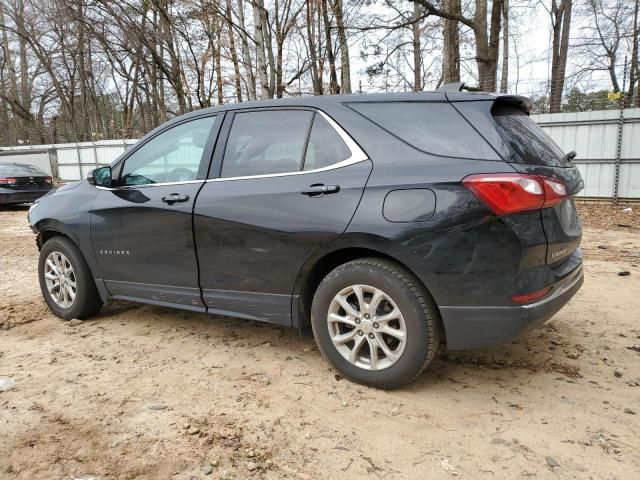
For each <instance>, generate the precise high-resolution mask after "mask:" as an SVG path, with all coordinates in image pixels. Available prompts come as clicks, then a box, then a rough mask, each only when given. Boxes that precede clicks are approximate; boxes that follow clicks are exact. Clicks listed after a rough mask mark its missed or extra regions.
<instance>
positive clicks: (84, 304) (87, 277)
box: [38, 236, 102, 320]
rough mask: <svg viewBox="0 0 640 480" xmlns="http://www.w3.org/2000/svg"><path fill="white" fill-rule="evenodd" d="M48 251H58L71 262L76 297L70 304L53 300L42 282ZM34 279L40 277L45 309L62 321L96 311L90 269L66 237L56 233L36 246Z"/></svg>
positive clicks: (97, 304) (97, 303)
mask: <svg viewBox="0 0 640 480" xmlns="http://www.w3.org/2000/svg"><path fill="white" fill-rule="evenodd" d="M52 252H60V253H62V254H63V255H64V256H65V257H66V258H67V259H68V260H69V263H70V264H71V267H72V268H73V273H74V276H75V282H76V297H75V299H74V300H73V303H72V304H71V305H70V306H69V307H67V308H63V307H61V306H60V305H58V304H57V303H56V301H55V300H54V299H53V297H52V296H51V294H50V293H49V290H48V289H47V285H46V282H45V262H46V260H47V257H48V256H49V254H51V253H52ZM38 278H39V279H40V290H41V291H42V295H43V296H44V300H45V302H47V305H48V306H49V309H50V310H51V311H52V312H53V313H54V315H56V316H57V317H60V318H62V319H63V320H71V319H73V318H79V319H83V318H87V317H89V316H91V315H93V314H95V313H97V312H98V311H99V310H100V308H101V307H102V300H101V299H100V295H99V294H98V289H97V288H96V284H95V281H94V280H93V276H92V275H91V270H89V266H88V265H87V262H86V260H85V259H84V257H83V256H82V253H81V252H80V250H79V249H78V247H76V246H75V245H74V243H73V242H72V241H71V240H69V239H68V238H67V237H63V236H56V237H53V238H51V239H50V240H48V241H47V242H46V243H45V244H44V245H43V246H42V248H41V249H40V260H39V262H38Z"/></svg>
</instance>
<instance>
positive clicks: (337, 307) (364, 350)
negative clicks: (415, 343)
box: [327, 285, 407, 370]
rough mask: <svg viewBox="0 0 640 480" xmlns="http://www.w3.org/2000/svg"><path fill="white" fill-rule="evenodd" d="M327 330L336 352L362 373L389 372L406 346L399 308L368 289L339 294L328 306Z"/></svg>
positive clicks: (353, 287) (357, 287) (362, 287)
mask: <svg viewBox="0 0 640 480" xmlns="http://www.w3.org/2000/svg"><path fill="white" fill-rule="evenodd" d="M327 326H328V328H329V335H330V336H331V341H332V342H333V345H334V346H335V347H336V349H337V350H338V352H339V353H340V354H341V355H342V356H343V357H344V358H345V359H346V360H347V361H348V362H349V363H351V364H353V365H355V366H357V367H359V368H363V369H365V370H383V369H385V368H389V367H390V366H391V365H393V364H394V363H396V362H397V361H398V360H399V359H400V357H401V356H402V353H403V351H404V348H405V346H406V343H407V327H406V324H405V321H404V317H403V316H402V312H401V311H400V308H398V306H397V305H396V303H395V302H394V301H393V299H392V298H391V297H390V296H389V295H388V294H386V293H385V292H383V291H382V290H380V289H379V288H376V287H372V286H369V285H351V286H349V287H346V288H344V289H342V290H341V291H340V292H338V294H337V295H336V296H335V297H334V298H333V300H332V301H331V304H330V305H329V312H328V315H327Z"/></svg>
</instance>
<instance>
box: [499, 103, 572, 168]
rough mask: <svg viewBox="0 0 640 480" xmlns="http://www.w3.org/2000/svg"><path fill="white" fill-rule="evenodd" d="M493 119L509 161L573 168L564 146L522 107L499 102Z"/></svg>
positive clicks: (506, 158) (504, 153) (505, 155)
mask: <svg viewBox="0 0 640 480" xmlns="http://www.w3.org/2000/svg"><path fill="white" fill-rule="evenodd" d="M492 114H493V118H494V120H495V121H496V126H497V130H498V133H499V134H500V137H501V138H502V140H503V142H504V144H505V148H504V151H503V152H502V153H503V155H504V157H505V160H506V161H507V162H511V163H524V164H527V165H544V166H548V167H569V166H571V162H570V161H569V160H566V159H565V156H564V153H563V152H562V149H561V148H560V147H559V146H558V145H557V144H556V142H554V141H553V139H552V138H551V137H550V136H549V135H547V133H546V132H545V131H544V130H542V128H540V127H539V126H538V124H536V122H534V121H533V120H531V118H529V115H527V114H526V113H524V112H523V111H522V110H520V109H519V108H516V107H512V106H510V105H500V104H496V105H495V106H494V107H493V109H492Z"/></svg>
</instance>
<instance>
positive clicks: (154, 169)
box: [120, 116, 216, 185]
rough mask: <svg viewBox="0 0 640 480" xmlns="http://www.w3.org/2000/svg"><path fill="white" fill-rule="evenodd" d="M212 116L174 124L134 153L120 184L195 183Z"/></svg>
mask: <svg viewBox="0 0 640 480" xmlns="http://www.w3.org/2000/svg"><path fill="white" fill-rule="evenodd" d="M215 121H216V117H215V116H214V117H205V118H200V119H197V120H192V121H190V122H186V123H182V124H180V125H177V126H175V127H173V128H171V129H169V130H167V131H166V132H163V133H161V134H160V135H158V136H157V137H155V138H153V139H152V140H150V141H149V142H147V143H145V144H144V145H143V146H142V147H140V148H139V149H138V150H136V151H135V152H134V153H133V154H132V155H131V156H130V157H129V158H127V159H126V160H125V162H124V166H123V167H122V173H121V174H120V184H121V185H148V184H152V183H168V182H187V181H190V180H195V179H196V176H197V174H198V169H199V168H200V162H201V160H202V153H203V152H204V147H205V145H206V143H207V139H208V138H209V133H210V132H211V127H212V126H213V124H214V122H215Z"/></svg>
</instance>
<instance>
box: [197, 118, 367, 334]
mask: <svg viewBox="0 0 640 480" xmlns="http://www.w3.org/2000/svg"><path fill="white" fill-rule="evenodd" d="M224 136H226V147H225V148H224V150H223V151H221V150H216V154H215V157H214V161H213V162H212V168H211V172H210V174H209V177H210V179H209V180H207V183H206V184H205V185H204V186H203V188H202V190H201V191H200V194H199V196H198V199H197V201H196V205H195V209H194V231H195V238H196V246H197V251H198V261H199V266H200V285H201V287H202V294H203V298H204V301H205V304H206V305H207V307H208V311H209V312H211V313H218V314H232V315H235V316H240V317H245V318H249V319H257V320H262V321H267V322H271V323H280V324H290V323H291V300H292V297H291V295H292V291H293V286H294V283H295V280H296V277H297V275H298V273H299V272H300V269H301V267H302V265H303V264H304V262H305V260H307V259H308V258H309V256H311V254H312V253H313V252H315V251H316V250H318V249H319V248H321V247H323V246H324V245H326V244H328V243H329V242H332V241H333V240H335V239H336V238H338V236H339V235H340V234H342V233H343V232H344V231H345V229H346V228H347V225H348V224H349V221H350V219H351V217H352V216H353V214H354V212H355V210H356V208H357V205H358V202H359V201H360V198H361V196H362V193H363V190H364V186H365V184H366V182H367V179H368V177H369V173H370V172H371V161H370V160H368V159H367V157H366V155H365V154H364V153H363V152H362V150H360V148H359V147H358V146H357V145H356V144H355V142H353V140H351V139H350V138H349V137H348V135H347V134H346V133H345V132H344V131H343V130H342V129H341V128H340V127H339V126H338V125H337V124H335V122H333V121H332V120H331V119H330V118H329V117H328V116H326V115H325V114H324V113H321V112H315V111H313V110H308V109H290V108H287V109H284V108H283V109H258V110H252V111H241V112H236V113H233V114H229V113H228V114H227V118H226V119H225V123H224V125H223V127H222V131H221V138H222V137H224Z"/></svg>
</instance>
